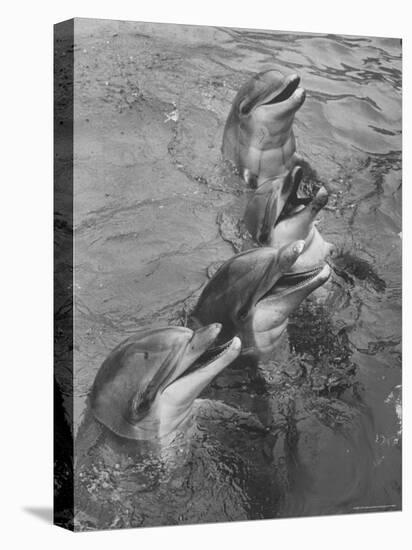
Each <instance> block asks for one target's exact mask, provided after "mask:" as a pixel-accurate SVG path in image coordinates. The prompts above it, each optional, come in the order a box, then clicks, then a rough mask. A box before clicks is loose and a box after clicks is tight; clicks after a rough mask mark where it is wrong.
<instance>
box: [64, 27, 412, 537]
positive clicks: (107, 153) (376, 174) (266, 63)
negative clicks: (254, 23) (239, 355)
mask: <svg viewBox="0 0 412 550" xmlns="http://www.w3.org/2000/svg"><path fill="white" fill-rule="evenodd" d="M74 50H75V85H74V92H75V120H74V140H75V149H74V161H75V165H74V187H75V204H74V231H75V293H76V296H75V313H74V317H75V349H74V358H75V388H74V389H75V411H74V412H75V432H76V434H77V431H78V428H79V426H80V425H81V424H82V422H84V421H85V415H86V411H87V394H88V392H89V390H90V387H91V385H92V383H93V380H94V377H95V374H96V372H97V370H98V368H99V366H100V365H101V363H102V361H103V360H104V358H105V357H106V356H107V354H108V353H109V352H110V350H111V349H112V348H113V347H114V346H115V345H117V344H118V343H119V342H120V341H122V340H123V339H125V338H126V337H127V336H129V335H130V334H131V333H133V332H134V331H135V330H136V328H137V327H140V326H142V325H145V324H150V323H153V322H156V323H157V322H164V323H177V324H182V323H185V322H186V320H187V316H188V315H189V314H190V310H191V307H192V306H193V304H194V302H195V300H196V297H197V296H198V294H199V292H200V290H201V288H202V286H203V285H204V283H205V282H206V281H207V277H208V273H209V274H210V273H211V272H213V269H214V266H216V265H219V264H220V263H221V262H222V261H224V260H225V259H227V258H229V257H231V256H232V255H233V254H234V250H235V249H236V242H238V241H239V239H240V241H239V242H241V240H242V236H241V233H239V220H240V219H241V215H242V212H243V208H244V204H245V200H246V198H247V193H248V191H247V190H246V189H245V186H244V184H243V183H242V182H240V181H239V180H238V179H237V177H236V176H235V175H234V174H232V173H231V172H230V171H229V170H228V169H227V167H225V166H223V164H222V161H221V157H220V145H221V140H222V133H223V127H224V122H225V119H226V116H227V114H228V112H229V109H230V104H231V101H232V99H233V98H234V96H235V94H236V92H237V90H238V88H239V87H240V85H241V84H242V83H243V82H244V81H245V80H247V79H248V78H249V77H250V76H251V75H252V74H254V73H256V72H258V71H263V70H266V69H272V68H274V69H278V70H281V71H283V72H286V73H287V72H297V73H299V75H300V76H301V82H302V86H303V87H304V88H305V89H306V90H307V99H306V101H305V103H304V105H303V107H302V108H301V110H300V111H299V112H298V114H297V117H296V122H295V134H296V137H297V147H298V152H299V153H300V154H301V155H302V156H303V157H304V159H305V160H306V161H307V163H308V166H307V170H306V176H307V180H308V181H309V180H310V182H311V183H314V184H316V185H319V184H320V183H323V184H325V185H326V186H327V188H328V189H329V191H330V193H331V196H330V201H329V204H328V206H327V207H326V208H325V209H324V211H323V212H322V213H321V215H320V220H319V226H318V227H319V228H320V230H321V232H322V234H323V235H324V236H325V238H327V240H329V241H330V242H333V243H334V244H336V245H337V248H338V251H339V254H338V256H337V258H336V259H335V260H334V262H333V268H334V272H333V277H332V280H331V281H330V282H328V284H327V285H326V286H325V287H324V288H322V289H320V291H319V292H318V293H316V296H314V297H313V298H312V299H310V300H308V301H307V302H305V303H304V304H303V305H302V307H301V308H300V309H299V311H297V312H296V313H295V314H294V315H293V317H292V319H291V322H290V326H289V328H288V334H287V335H285V341H284V342H283V343H282V344H281V345H280V348H279V353H276V354H275V355H274V357H273V360H271V361H269V362H266V363H265V364H261V365H259V366H258V367H257V368H256V367H255V366H252V365H243V366H241V367H239V366H238V367H237V368H236V366H235V367H233V368H232V369H231V371H230V373H229V374H227V373H225V374H224V375H222V377H220V378H218V379H217V380H216V382H215V383H214V384H213V386H212V387H211V388H210V389H209V390H208V392H207V397H211V398H213V400H222V401H224V402H225V403H226V405H227V406H235V407H238V408H240V409H242V411H244V414H245V415H246V418H248V421H247V422H246V421H242V420H239V418H243V417H236V415H235V414H233V411H232V410H231V409H227V408H224V407H223V408H219V406H216V405H210V406H212V408H213V407H217V412H216V414H213V415H210V413H205V414H203V416H202V415H200V418H201V419H203V420H202V421H201V422H199V423H198V424H197V425H195V427H194V428H193V429H194V432H193V433H192V435H191V441H192V449H191V451H190V453H191V454H190V453H189V454H190V456H191V459H188V460H187V461H183V462H182V464H183V465H182V466H179V468H177V469H176V470H175V472H174V473H173V475H171V477H170V476H169V477H168V476H166V477H164V476H163V477H162V476H161V475H160V474H159V469H160V466H159V464H157V463H156V461H155V462H153V461H151V460H148V462H147V464H146V466H147V468H149V470H150V472H151V474H150V476H152V477H150V476H149V478H150V479H152V481H153V483H152V484H147V483H146V482H145V483H143V482H137V481H136V472H135V471H134V468H135V467H136V466H133V465H132V466H133V467H132V466H131V464H130V463H128V467H129V468H132V470H133V472H132V474H131V475H130V476H128V475H126V474H124V475H126V478H125V477H124V476H123V477H121V476H120V477H121V479H122V480H123V481H121V482H120V481H119V475H120V474H119V475H118V474H116V472H117V470H116V468H117V467H115V465H116V464H118V463H117V462H116V461H115V460H111V459H110V458H108V455H107V453H106V455H104V456H105V457H106V460H105V461H103V462H96V463H95V464H94V466H93V468H94V470H93V471H94V474H93V475H92V474H91V473H90V471H89V473H88V474H87V475H86V474H85V475H86V478H84V479H86V481H84V483H83V485H82V484H80V486H81V489H80V490H79V491H80V492H79V495H80V497H79V498H80V504H79V510H78V513H77V522H78V523H77V525H78V527H79V528H84V529H87V528H96V527H100V528H105V527H106V528H107V527H122V526H137V525H157V524H162V523H171V524H176V523H193V522H195V523H196V522H199V521H226V520H232V519H247V518H251V519H257V518H260V517H281V516H299V515H313V514H331V513H345V512H358V511H368V510H373V511H376V510H395V509H400V507H401V425H400V422H401V420H400V398H401V391H400V388H401V267H400V266H401V230H402V229H401V199H402V197H401V62H402V60H401V45H400V41H399V40H398V39H389V38H371V37H353V36H335V35H313V34H292V33H280V32H276V31H256V30H236V29H224V28H211V27H210V28H209V27H190V26H177V25H158V24H149V23H131V22H117V21H98V20H87V19H79V20H76V23H75V45H74ZM63 54H64V52H62V55H63ZM236 239H238V241H236ZM234 246H235V249H234ZM240 246H241V245H239V247H240ZM212 403H213V402H212ZM229 411H230V412H229ZM216 415H217V418H218V419H219V420H218V421H215V420H213V419H212V417H213V418H215V417H216ZM252 418H253V421H252V420H251V419H252ZM250 422H252V424H253V422H256V423H257V424H256V425H258V423H259V422H260V423H261V425H262V426H263V431H262V430H261V429H260V428H256V429H252V428H250V426H249V424H250ZM202 426H204V427H202ZM217 426H220V431H219V429H218V427H217ZM228 434H230V437H229V435H228ZM251 441H253V444H252V443H251ZM108 452H109V451H108ZM109 454H110V453H109ZM127 456H129V455H127ZM129 459H130V457H129ZM129 459H127V460H129ZM99 464H100V466H99ZM103 464H104V465H103ZM156 464H157V466H156ZM88 467H89V468H92V466H91V465H90V464H89V465H88ZM113 472H114V473H113ZM116 475H117V476H118V477H116ZM147 475H148V473H147V472H146V470H145V476H146V477H147ZM93 476H94V477H93ZM146 477H145V479H146ZM124 479H126V480H127V484H126V486H125V485H124V483H125V482H124ZM139 479H140V478H139ZM102 483H103V486H102ZM104 483H106V485H104ZM139 483H140V485H139ZM102 487H103V488H102ZM125 487H126V489H125ZM82 491H83V492H82ZM102 510H104V511H102Z"/></svg>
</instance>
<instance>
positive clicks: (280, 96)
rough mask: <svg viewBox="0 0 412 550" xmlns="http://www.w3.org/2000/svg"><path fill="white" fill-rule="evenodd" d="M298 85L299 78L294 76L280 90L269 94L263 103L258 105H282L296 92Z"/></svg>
mask: <svg viewBox="0 0 412 550" xmlns="http://www.w3.org/2000/svg"><path fill="white" fill-rule="evenodd" d="M299 83H300V77H299V76H297V75H295V76H293V77H292V78H290V79H289V80H287V81H286V82H285V85H284V86H283V88H282V90H280V91H279V90H276V92H275V93H272V94H270V95H269V96H268V97H267V98H266V99H265V100H264V101H261V102H260V103H259V106H261V105H275V104H276V103H282V101H286V100H287V99H289V98H290V97H292V94H293V93H294V92H295V91H296V90H297V88H298V86H299Z"/></svg>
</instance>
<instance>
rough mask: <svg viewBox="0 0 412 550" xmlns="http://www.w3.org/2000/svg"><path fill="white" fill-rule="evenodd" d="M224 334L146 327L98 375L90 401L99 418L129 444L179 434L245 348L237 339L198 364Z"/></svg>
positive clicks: (211, 328) (214, 327)
mask: <svg viewBox="0 0 412 550" xmlns="http://www.w3.org/2000/svg"><path fill="white" fill-rule="evenodd" d="M220 330H221V325H220V324H218V323H213V324H209V325H208V326H205V327H204V328H202V329H199V330H197V331H195V332H193V331H192V330H190V329H188V328H184V327H166V328H160V329H159V328H149V329H147V328H145V329H142V330H141V331H139V332H138V333H136V334H135V335H134V336H132V337H130V338H128V339H127V340H125V341H124V342H123V343H121V344H120V345H119V346H117V348H115V349H114V350H113V351H112V353H111V354H110V355H109V356H108V357H107V359H106V360H105V361H104V363H103V364H102V366H101V368H100V370H99V372H98V373H97V376H96V378H95V381H94V384H93V388H92V392H91V396H90V404H91V410H92V412H93V414H94V416H95V417H96V418H97V420H99V421H100V422H101V423H102V424H104V425H105V426H106V427H107V428H109V429H110V430H111V431H113V432H114V433H115V434H117V435H119V436H121V437H124V438H128V439H137V440H151V439H161V438H163V437H165V436H168V435H169V434H170V433H172V432H174V431H175V430H176V429H177V428H178V427H179V426H180V425H181V424H182V423H183V422H184V421H185V420H186V419H187V417H188V416H189V415H190V412H191V408H192V405H193V402H194V400H195V399H196V397H197V396H198V395H199V394H200V392H201V391H202V389H203V388H204V387H205V386H206V385H207V384H208V383H209V382H210V381H211V380H212V379H213V378H214V377H215V376H216V375H217V374H218V373H219V372H220V371H221V370H223V369H224V368H225V367H226V366H227V365H228V364H229V363H230V362H231V361H233V360H234V359H235V358H236V357H237V356H238V354H239V351H240V346H241V344H240V341H239V339H238V338H236V337H234V338H233V339H232V340H231V341H230V342H229V343H228V344H227V346H225V347H224V348H223V350H222V348H220V349H218V354H216V352H215V353H214V354H213V353H210V357H208V358H207V359H206V361H205V362H202V363H201V364H200V365H195V362H196V361H197V360H198V359H199V357H200V356H202V355H203V354H204V353H205V352H206V351H207V350H208V349H209V348H210V346H211V345H212V344H213V342H214V341H215V340H216V338H217V336H218V334H219V332H220Z"/></svg>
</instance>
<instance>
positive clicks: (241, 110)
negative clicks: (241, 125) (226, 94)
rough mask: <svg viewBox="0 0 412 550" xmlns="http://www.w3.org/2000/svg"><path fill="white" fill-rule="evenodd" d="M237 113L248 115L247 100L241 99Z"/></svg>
mask: <svg viewBox="0 0 412 550" xmlns="http://www.w3.org/2000/svg"><path fill="white" fill-rule="evenodd" d="M239 113H240V114H241V115H248V114H249V105H248V103H247V101H242V103H241V104H240V105H239Z"/></svg>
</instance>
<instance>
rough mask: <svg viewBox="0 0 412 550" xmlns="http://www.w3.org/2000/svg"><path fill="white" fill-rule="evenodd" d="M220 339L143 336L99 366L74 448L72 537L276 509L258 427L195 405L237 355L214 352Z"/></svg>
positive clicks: (174, 332) (211, 331) (221, 408)
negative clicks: (85, 532) (80, 533)
mask: <svg viewBox="0 0 412 550" xmlns="http://www.w3.org/2000/svg"><path fill="white" fill-rule="evenodd" d="M220 331H221V325H220V324H218V323H212V324H210V325H208V326H205V327H203V328H201V329H199V330H196V331H192V330H189V329H188V328H183V327H166V328H160V329H158V328H144V329H142V330H140V331H138V332H137V333H136V334H135V335H134V336H132V337H131V338H129V339H127V340H126V341H124V342H123V343H121V344H120V345H119V346H117V347H116V348H115V349H114V350H113V351H112V352H111V353H110V355H109V356H108V357H107V359H106V360H105V361H104V363H103V364H102V366H101V368H100V370H99V371H98V373H97V376H96V378H95V382H94V385H93V388H92V391H91V394H90V398H89V406H88V407H87V409H86V412H85V415H84V417H83V421H82V423H81V426H80V427H79V431H78V434H77V437H76V441H75V450H76V457H75V468H74V471H75V492H76V509H75V522H74V529H75V530H90V529H107V528H119V527H140V526H159V525H177V524H184V523H203V522H216V521H230V520H237V521H240V520H243V521H244V520H247V519H258V518H261V517H264V516H263V514H268V513H271V512H272V511H273V510H274V509H275V507H276V506H277V503H278V500H279V497H278V495H277V492H273V491H272V490H271V489H270V485H271V481H270V475H269V474H270V472H269V471H266V468H267V461H266V459H265V456H264V454H263V449H264V448H266V444H265V441H266V439H267V436H268V434H267V431H266V430H265V428H264V426H262V424H261V423H260V421H259V420H258V419H257V418H256V417H255V416H252V415H251V414H250V413H244V412H243V411H241V410H238V409H237V408H236V409H235V408H233V407H231V406H229V405H227V404H224V403H222V402H220V401H215V400H210V399H197V397H198V396H199V394H200V392H201V391H202V390H203V388H205V386H206V385H207V384H209V382H211V380H212V379H213V378H214V377H215V376H216V375H217V374H218V373H220V372H221V371H222V370H223V369H224V368H225V367H226V366H227V365H229V363H230V362H231V361H232V360H234V359H235V358H236V357H237V356H238V354H239V352H240V347H241V343H240V340H239V339H238V338H236V337H234V338H233V339H231V340H230V341H229V342H226V343H224V344H223V345H222V346H215V344H214V342H215V339H216V338H217V336H218V335H219V333H220ZM242 431H243V432H244V433H242ZM205 471H206V472H209V473H210V472H213V475H205ZM245 471H247V472H248V475H247V476H244V472H245ZM265 472H266V473H265ZM233 479H236V480H237V482H236V484H233V482H232V480H233ZM268 479H269V481H268ZM249 492H250V494H249ZM256 493H258V494H259V496H260V497H261V498H262V501H263V502H262V501H261V500H260V498H259V499H258V498H256V497H255V496H254V495H255V494H256ZM262 495H265V496H264V497H262ZM264 510H266V512H265V511H264Z"/></svg>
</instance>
